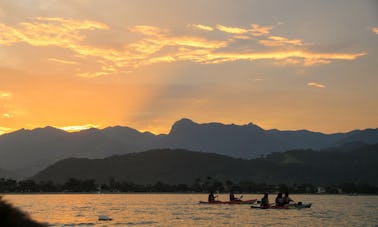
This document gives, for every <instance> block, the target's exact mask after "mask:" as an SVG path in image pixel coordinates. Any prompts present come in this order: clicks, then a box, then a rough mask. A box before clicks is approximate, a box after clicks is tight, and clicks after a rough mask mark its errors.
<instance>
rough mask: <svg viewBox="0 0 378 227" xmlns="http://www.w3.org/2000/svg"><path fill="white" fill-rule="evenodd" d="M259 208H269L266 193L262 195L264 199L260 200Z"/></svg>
mask: <svg viewBox="0 0 378 227" xmlns="http://www.w3.org/2000/svg"><path fill="white" fill-rule="evenodd" d="M260 206H261V207H266V208H267V207H269V206H270V204H269V198H268V192H265V193H264V197H262V199H261V203H260Z"/></svg>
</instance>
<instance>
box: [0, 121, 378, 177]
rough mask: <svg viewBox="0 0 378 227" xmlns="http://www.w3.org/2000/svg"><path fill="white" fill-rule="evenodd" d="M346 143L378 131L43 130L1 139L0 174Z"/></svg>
mask: <svg viewBox="0 0 378 227" xmlns="http://www.w3.org/2000/svg"><path fill="white" fill-rule="evenodd" d="M345 143H355V144H364V143H367V144H374V143H378V129H366V130H355V131H351V132H348V133H337V134H323V133H317V132H311V131H307V130H299V131H280V130H276V129H274V130H264V129H262V128H260V127H259V126H257V125H254V124H252V123H250V124H247V125H234V124H231V125H225V124H221V123H205V124H197V123H195V122H193V121H191V120H189V119H181V120H179V121H177V122H176V123H175V124H174V125H173V126H172V128H171V131H170V132H169V134H167V135H154V134H152V133H149V132H144V133H141V132H139V131H137V130H135V129H132V128H129V127H121V126H116V127H108V128H104V129H101V130H100V129H88V130H83V131H80V132H73V133H69V132H66V131H63V130H60V129H56V128H52V127H45V128H38V129H34V130H24V129H22V130H19V131H16V132H13V133H9V134H4V135H2V136H0V169H3V170H7V171H11V172H14V173H17V174H18V175H20V176H31V175H33V174H35V173H37V172H38V171H40V170H42V169H43V168H46V167H47V166H49V165H51V164H53V163H54V162H56V161H58V160H61V159H65V158H70V157H82V158H104V157H108V156H111V155H115V154H127V153H131V152H141V151H145V150H149V149H156V148H182V149H187V150H193V151H202V152H210V153H216V154H222V155H227V156H231V157H237V158H245V159H249V158H255V157H259V156H261V155H266V154H269V153H271V152H282V151H286V150H290V149H300V148H312V149H325V148H328V147H338V146H340V145H343V144H345ZM0 177H1V176H0Z"/></svg>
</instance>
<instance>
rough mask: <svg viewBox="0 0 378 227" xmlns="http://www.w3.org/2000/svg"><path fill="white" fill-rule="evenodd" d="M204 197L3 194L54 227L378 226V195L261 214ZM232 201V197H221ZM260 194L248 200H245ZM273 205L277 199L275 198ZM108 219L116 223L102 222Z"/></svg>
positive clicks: (322, 198)
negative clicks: (100, 217)
mask: <svg viewBox="0 0 378 227" xmlns="http://www.w3.org/2000/svg"><path fill="white" fill-rule="evenodd" d="M206 198H207V195H205V194H56V195H55V194H54V195H44V194H40V195H4V199H5V200H7V201H9V202H11V203H12V204H14V205H15V206H17V207H19V208H21V209H22V210H24V211H27V212H28V213H29V214H30V216H31V217H32V218H34V219H36V220H38V221H41V222H46V223H48V224H49V225H50V226H272V225H284V226H378V208H377V207H378V196H347V195H293V196H292V198H293V199H294V200H296V201H302V202H312V203H313V206H312V207H311V208H309V209H301V210H259V209H251V208H250V205H206V204H205V205H204V204H198V201H199V200H206ZM219 198H220V199H224V200H226V199H227V195H220V197H219ZM252 198H258V199H260V198H261V195H247V194H245V195H244V199H252ZM270 200H271V201H273V200H274V195H272V197H271V198H270ZM98 215H107V216H109V217H111V218H113V220H112V221H108V222H103V221H98Z"/></svg>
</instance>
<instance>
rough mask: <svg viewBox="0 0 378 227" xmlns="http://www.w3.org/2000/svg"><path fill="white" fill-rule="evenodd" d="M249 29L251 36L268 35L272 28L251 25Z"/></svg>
mask: <svg viewBox="0 0 378 227" xmlns="http://www.w3.org/2000/svg"><path fill="white" fill-rule="evenodd" d="M251 27H252V29H250V31H251V34H252V35H253V36H263V35H269V33H270V30H271V29H272V28H273V27H272V26H261V25H258V24H252V25H251Z"/></svg>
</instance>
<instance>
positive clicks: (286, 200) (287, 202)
mask: <svg viewBox="0 0 378 227" xmlns="http://www.w3.org/2000/svg"><path fill="white" fill-rule="evenodd" d="M282 200H283V204H284V205H286V204H289V203H290V202H294V200H292V199H291V198H290V197H289V192H285V196H284V197H283V198H282Z"/></svg>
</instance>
